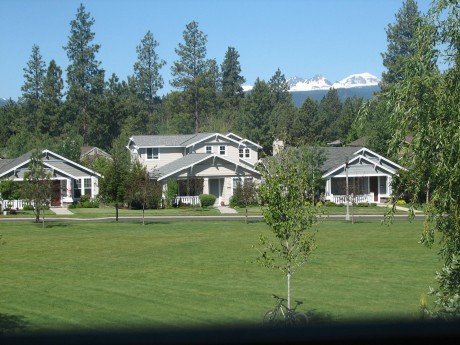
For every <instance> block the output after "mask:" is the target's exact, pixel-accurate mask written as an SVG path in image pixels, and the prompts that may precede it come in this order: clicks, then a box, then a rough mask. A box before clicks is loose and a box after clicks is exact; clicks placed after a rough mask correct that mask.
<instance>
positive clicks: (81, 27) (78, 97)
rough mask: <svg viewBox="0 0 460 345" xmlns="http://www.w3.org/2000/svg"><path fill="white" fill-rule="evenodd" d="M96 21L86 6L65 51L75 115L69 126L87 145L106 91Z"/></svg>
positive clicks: (71, 109) (71, 108)
mask: <svg viewBox="0 0 460 345" xmlns="http://www.w3.org/2000/svg"><path fill="white" fill-rule="evenodd" d="M94 22H95V21H94V19H93V18H92V17H91V14H90V13H89V12H86V10H85V7H84V6H83V4H81V5H80V7H79V8H78V10H77V15H76V18H75V19H74V20H72V21H71V22H70V36H69V41H68V43H67V45H66V46H65V47H64V50H65V51H66V52H67V57H68V59H69V65H68V67H67V86H68V91H67V103H68V104H67V109H68V110H67V111H68V112H69V113H70V114H72V116H70V119H69V120H70V122H74V123H75V124H76V125H77V126H78V128H79V131H80V134H81V135H82V136H83V139H84V142H85V143H86V144H87V143H89V140H90V137H89V136H90V132H91V125H97V124H94V123H92V119H93V118H94V114H93V113H92V112H94V111H96V110H97V107H95V104H94V101H95V98H96V97H98V96H100V95H101V94H102V91H103V87H104V71H103V70H102V69H101V68H100V62H99V61H98V60H97V59H96V54H97V53H98V52H99V49H100V45H99V44H93V43H92V41H93V39H94V37H95V34H94V32H92V31H91V27H92V26H93V24H94Z"/></svg>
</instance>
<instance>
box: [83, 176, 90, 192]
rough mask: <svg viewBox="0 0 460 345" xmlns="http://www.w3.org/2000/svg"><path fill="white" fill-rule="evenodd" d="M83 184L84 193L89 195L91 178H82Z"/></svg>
mask: <svg viewBox="0 0 460 345" xmlns="http://www.w3.org/2000/svg"><path fill="white" fill-rule="evenodd" d="M83 186H84V191H85V192H84V195H89V196H91V178H85V179H84V180H83Z"/></svg>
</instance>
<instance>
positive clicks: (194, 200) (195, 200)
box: [174, 196, 201, 206]
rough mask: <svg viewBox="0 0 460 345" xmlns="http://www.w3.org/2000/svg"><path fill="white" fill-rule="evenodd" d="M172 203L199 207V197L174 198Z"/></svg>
mask: <svg viewBox="0 0 460 345" xmlns="http://www.w3.org/2000/svg"><path fill="white" fill-rule="evenodd" d="M174 203H175V204H176V205H177V204H179V203H181V204H185V205H191V206H200V205H201V203H200V197H199V196H176V198H175V199H174Z"/></svg>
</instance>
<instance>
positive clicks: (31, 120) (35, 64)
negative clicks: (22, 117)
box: [21, 45, 46, 134]
mask: <svg viewBox="0 0 460 345" xmlns="http://www.w3.org/2000/svg"><path fill="white" fill-rule="evenodd" d="M45 66H46V64H45V62H44V61H43V58H42V55H41V54H40V47H39V46H37V45H34V46H33V47H32V54H31V56H30V59H29V62H28V63H27V67H26V68H24V79H25V80H24V85H22V87H21V90H22V99H23V101H24V102H25V107H26V109H27V113H28V119H27V122H26V125H27V128H28V129H29V130H30V131H31V132H33V133H35V134H38V133H39V129H40V127H41V124H40V123H39V122H38V109H39V107H40V102H41V101H42V96H43V82H44V79H45V73H46V68H45Z"/></svg>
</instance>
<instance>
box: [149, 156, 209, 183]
mask: <svg viewBox="0 0 460 345" xmlns="http://www.w3.org/2000/svg"><path fill="white" fill-rule="evenodd" d="M212 156H213V154H212V153H193V154H190V155H186V156H184V157H182V158H179V159H177V160H175V161H173V162H171V163H169V164H166V165H165V166H162V167H161V168H159V169H158V170H157V171H155V172H154V175H159V178H160V179H161V178H163V177H165V176H168V175H170V174H172V173H174V172H175V171H180V170H182V169H185V168H187V167H189V166H191V165H193V164H196V163H198V162H200V161H201V160H203V159H205V158H208V157H212Z"/></svg>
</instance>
